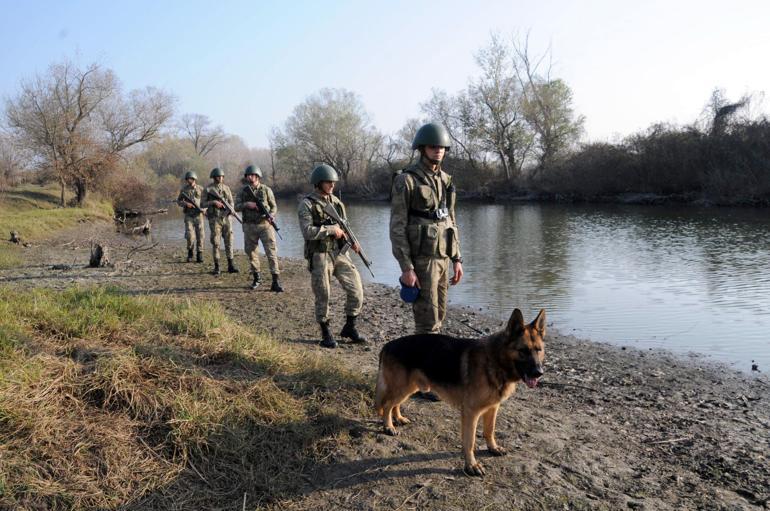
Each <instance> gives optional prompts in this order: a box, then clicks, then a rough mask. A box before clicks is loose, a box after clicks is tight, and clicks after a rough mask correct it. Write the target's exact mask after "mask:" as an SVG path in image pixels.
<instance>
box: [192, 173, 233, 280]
mask: <svg viewBox="0 0 770 511" xmlns="http://www.w3.org/2000/svg"><path fill="white" fill-rule="evenodd" d="M209 177H210V178H211V179H212V183H211V184H210V185H209V186H208V187H207V188H206V189H205V190H204V193H203V200H201V207H202V208H206V210H207V211H206V216H208V217H209V227H210V228H211V246H212V248H213V251H214V271H213V272H212V274H213V275H219V238H220V236H221V237H222V238H224V240H225V254H226V255H227V272H228V273H238V268H236V267H235V263H234V262H233V226H232V220H231V219H230V213H229V212H228V211H227V209H225V205H224V204H222V202H221V201H220V200H219V199H223V200H226V201H227V203H228V204H230V205H231V206H232V204H233V192H231V191H230V187H229V186H227V185H226V184H225V183H224V181H225V173H224V172H222V170H220V169H219V168H214V169H213V170H212V171H211V174H209ZM217 197H219V198H217Z"/></svg>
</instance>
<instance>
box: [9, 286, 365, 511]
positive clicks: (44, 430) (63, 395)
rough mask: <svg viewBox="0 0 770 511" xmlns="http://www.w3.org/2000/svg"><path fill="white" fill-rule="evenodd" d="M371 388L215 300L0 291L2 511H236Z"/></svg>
mask: <svg viewBox="0 0 770 511" xmlns="http://www.w3.org/2000/svg"><path fill="white" fill-rule="evenodd" d="M369 393H370V382H368V381H366V380H365V379H364V378H362V377H361V376H360V375H359V374H357V373H353V372H351V371H350V370H348V369H345V368H343V367H342V366H341V365H339V364H338V363H334V362H332V361H329V360H328V359H326V358H322V357H320V356H316V355H313V354H310V353H308V352H305V351H304V350H295V349H291V348H290V347H287V346H285V345H283V344H280V343H278V342H276V341H274V340H272V339H270V338H267V337H263V336H257V335H255V334H252V333H250V332H249V331H247V330H246V329H245V328H244V327H242V326H241V325H239V324H237V323H235V322H233V321H232V320H230V319H229V318H228V317H227V315H226V314H225V312H224V311H223V310H222V309H221V308H220V307H219V306H217V305H216V304H211V303H208V302H206V303H204V302H195V301H187V300H180V299H174V298H169V297H160V298H159V297H134V296H128V295H125V294H123V293H122V292H121V291H120V290H119V289H116V288H106V289H96V288H71V289H69V290H67V291H53V290H43V289H36V290H28V291H19V290H18V289H13V288H0V508H9V509H10V508H12V509H117V508H121V509H172V508H173V509H241V506H242V505H243V499H244V494H245V495H246V498H247V501H248V505H249V506H250V508H252V509H253V508H254V507H255V506H257V505H263V504H267V503H270V502H279V501H280V500H281V499H283V498H290V497H292V496H295V495H296V492H297V491H301V490H300V488H301V487H302V486H303V483H302V481H303V478H306V477H307V474H310V473H312V472H313V470H314V469H315V468H318V467H320V466H322V463H323V461H322V460H323V458H324V457H325V456H327V455H328V454H329V452H331V449H332V447H333V446H334V445H335V444H336V442H337V441H339V440H341V439H344V438H347V436H348V430H349V429H350V428H351V427H352V424H351V422H350V420H349V419H345V418H343V417H345V416H350V415H358V416H361V415H366V414H368V413H369V412H368V409H369V408H370V405H371V403H370V398H369Z"/></svg>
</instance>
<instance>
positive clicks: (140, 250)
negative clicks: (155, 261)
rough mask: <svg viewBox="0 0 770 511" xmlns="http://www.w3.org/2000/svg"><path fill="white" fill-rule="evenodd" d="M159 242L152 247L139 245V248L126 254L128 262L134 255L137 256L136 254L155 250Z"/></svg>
mask: <svg viewBox="0 0 770 511" xmlns="http://www.w3.org/2000/svg"><path fill="white" fill-rule="evenodd" d="M158 243H160V242H159V241H156V242H155V243H153V244H152V245H149V246H147V245H139V246H138V247H134V248H132V249H131V250H129V251H128V254H126V260H128V259H129V258H130V257H131V255H132V254H135V253H136V252H146V251H147V250H152V249H153V248H155V247H157V246H158Z"/></svg>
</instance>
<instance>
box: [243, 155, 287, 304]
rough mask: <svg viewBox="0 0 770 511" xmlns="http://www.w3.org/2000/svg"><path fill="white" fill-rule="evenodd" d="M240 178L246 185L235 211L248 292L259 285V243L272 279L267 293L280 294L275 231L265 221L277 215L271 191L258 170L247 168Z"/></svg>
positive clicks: (253, 167)
mask: <svg viewBox="0 0 770 511" xmlns="http://www.w3.org/2000/svg"><path fill="white" fill-rule="evenodd" d="M243 175H244V177H245V178H246V181H247V183H246V186H244V187H243V188H242V189H241V191H240V193H238V197H236V199H235V210H236V211H242V212H243V244H244V251H245V252H246V256H247V257H248V258H249V263H250V265H251V273H252V275H253V277H254V280H253V281H252V283H251V289H257V287H258V286H259V284H260V281H261V278H260V276H259V252H258V251H257V247H258V243H259V242H260V241H262V248H263V249H264V250H265V256H267V263H268V265H269V266H270V273H271V274H272V276H273V284H272V286H270V291H274V292H278V293H280V292H281V291H283V288H282V287H281V284H280V282H279V281H278V274H279V273H280V270H279V268H278V251H277V250H276V245H275V229H274V228H273V226H272V225H270V222H269V221H268V214H270V215H272V216H275V214H276V213H277V212H278V206H277V205H276V203H275V195H273V190H271V189H270V188H269V187H268V186H266V185H263V184H262V183H261V180H262V171H261V170H260V169H259V167H255V166H254V165H249V166H248V167H246V170H245V171H244V172H243ZM262 208H264V209H262Z"/></svg>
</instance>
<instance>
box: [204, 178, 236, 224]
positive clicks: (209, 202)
mask: <svg viewBox="0 0 770 511" xmlns="http://www.w3.org/2000/svg"><path fill="white" fill-rule="evenodd" d="M210 192H213V193H216V194H217V195H219V196H220V197H222V198H223V199H224V200H225V201H227V202H228V203H229V204H230V205H231V206H233V204H234V201H233V192H231V191H230V187H229V186H227V185H226V184H224V183H221V184H218V185H217V184H214V183H211V184H210V185H209V186H207V187H206V189H205V190H204V193H203V198H202V199H201V208H207V209H206V215H207V216H208V217H209V219H219V218H225V217H226V216H227V215H228V214H229V213H228V212H227V209H225V208H222V209H220V208H218V207H216V206H215V205H214V201H216V200H217V199H215V198H214V197H213V195H211V193H210Z"/></svg>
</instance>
